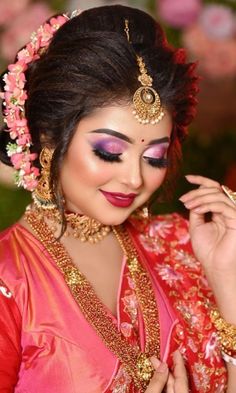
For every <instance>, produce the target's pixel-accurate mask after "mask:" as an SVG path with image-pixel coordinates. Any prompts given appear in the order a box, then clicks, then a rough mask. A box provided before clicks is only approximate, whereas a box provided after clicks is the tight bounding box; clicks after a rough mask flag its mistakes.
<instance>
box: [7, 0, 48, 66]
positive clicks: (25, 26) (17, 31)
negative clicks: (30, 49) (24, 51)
mask: <svg viewBox="0 0 236 393" xmlns="http://www.w3.org/2000/svg"><path fill="white" fill-rule="evenodd" d="M51 14H52V10H51V9H50V8H49V7H48V6H47V5H46V4H45V3H35V4H32V5H30V6H29V7H27V12H23V13H21V14H19V15H18V16H17V17H16V18H14V19H13V20H12V21H11V24H9V25H8V27H7V29H6V30H5V31H4V32H3V33H2V37H1V55H2V56H3V57H4V58H5V59H6V60H7V61H9V62H10V61H13V60H14V58H15V55H16V52H17V51H18V50H19V49H20V48H21V47H22V46H24V45H26V44H27V42H28V41H29V40H30V36H31V34H32V32H33V31H35V30H36V29H37V28H38V27H39V26H40V25H41V24H42V23H43V22H45V20H46V19H48V17H49V16H50V15H51Z"/></svg>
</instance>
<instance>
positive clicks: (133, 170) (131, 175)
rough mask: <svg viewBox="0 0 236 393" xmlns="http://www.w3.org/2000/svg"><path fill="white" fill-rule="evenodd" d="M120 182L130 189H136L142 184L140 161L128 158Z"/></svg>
mask: <svg viewBox="0 0 236 393" xmlns="http://www.w3.org/2000/svg"><path fill="white" fill-rule="evenodd" d="M121 182H122V183H123V184H125V185H126V187H127V188H129V189H130V190H138V189H139V188H140V187H141V186H142V184H143V176H142V168H141V162H140V161H139V160H135V159H133V160H130V161H129V162H127V163H126V165H125V166H124V168H123V172H122V178H121Z"/></svg>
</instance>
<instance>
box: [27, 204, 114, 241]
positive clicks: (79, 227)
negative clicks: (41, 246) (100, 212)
mask: <svg viewBox="0 0 236 393" xmlns="http://www.w3.org/2000/svg"><path fill="white" fill-rule="evenodd" d="M29 210H33V211H35V212H36V214H38V216H39V217H41V218H43V219H45V220H47V221H48V222H49V226H50V228H51V230H52V231H53V232H54V233H55V232H57V231H58V226H61V225H62V223H63V222H62V217H61V214H60V212H59V210H57V209H56V208H54V209H51V210H45V209H40V208H38V207H37V206H36V205H35V204H33V205H32V206H30V207H29ZM65 219H66V223H67V228H66V231H65V233H64V234H63V235H64V236H70V235H72V236H73V237H75V238H76V239H79V240H80V241H81V242H89V243H93V244H94V243H98V242H99V241H100V240H102V239H103V238H104V237H106V236H107V235H108V233H109V232H110V231H111V227H110V226H108V225H104V224H101V223H100V222H99V221H97V220H95V219H94V218H90V217H88V216H85V215H82V214H79V213H72V212H69V213H65Z"/></svg>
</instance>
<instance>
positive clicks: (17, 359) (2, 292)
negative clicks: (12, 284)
mask: <svg viewBox="0 0 236 393" xmlns="http://www.w3.org/2000/svg"><path fill="white" fill-rule="evenodd" d="M20 332H21V315H20V312H19V309H18V307H17V304H16V302H15V300H14V298H13V296H12V294H11V292H10V291H9V290H8V288H7V287H6V285H5V284H4V283H3V281H1V280H0V393H13V392H14V388H15V386H16V384H17V380H18V372H19V368H20V363H21V343H20V341H21V340H20V337H21V334H20Z"/></svg>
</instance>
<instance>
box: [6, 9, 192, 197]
mask: <svg viewBox="0 0 236 393" xmlns="http://www.w3.org/2000/svg"><path fill="white" fill-rule="evenodd" d="M125 19H128V20H129V29H130V40H131V43H129V42H128V41H127V37H126V34H125V32H124V27H125V25H124V21H125ZM136 55H139V56H142V57H143V59H144V62H145V64H146V68H147V70H148V73H149V74H150V75H151V76H152V78H153V87H154V89H156V90H157V91H158V93H159V95H160V97H161V101H162V105H163V106H164V107H166V108H167V109H168V110H169V111H170V113H171V114H172V117H173V124H174V126H173V132H172V143H171V148H170V163H171V165H170V167H169V169H168V172H169V174H168V175H167V179H168V177H169V176H170V175H173V174H174V172H173V167H174V166H175V165H176V162H177V161H178V160H179V158H180V152H181V149H180V144H181V141H182V140H183V139H184V137H185V135H186V127H187V126H188V125H189V123H190V122H191V121H192V119H193V116H194V114H195V104H196V99H195V95H196V91H197V87H196V81H197V77H196V75H195V72H194V68H195V67H194V64H186V63H185V55H184V52H183V50H174V49H173V48H172V47H170V46H169V45H168V43H167V41H166V38H165V36H164V33H163V30H162V29H161V27H160V25H159V24H158V23H157V22H156V21H155V20H154V19H153V18H152V17H151V16H149V15H148V14H146V13H145V12H143V11H140V10H138V9H134V8H130V7H125V6H121V5H112V6H104V7H98V8H93V9H89V10H86V11H83V12H82V13H81V14H80V15H79V16H76V17H74V18H72V19H70V20H69V21H68V22H66V23H65V24H64V25H63V26H62V27H60V29H59V30H58V31H57V32H56V33H55V35H54V37H53V39H52V41H51V43H50V45H49V47H48V48H47V50H46V52H45V53H43V54H42V55H41V57H40V59H39V60H37V61H35V62H34V63H32V64H30V66H29V69H28V70H27V72H26V79H27V84H26V89H27V94H28V99H27V101H26V108H25V110H26V117H27V120H28V125H29V129H30V133H31V136H32V142H33V147H32V151H33V152H36V153H39V152H40V151H41V149H42V146H43V145H44V144H45V143H46V144H47V146H51V147H53V148H54V149H55V151H54V155H53V160H52V166H51V183H52V186H53V189H54V190H57V188H58V184H59V173H60V166H61V163H62V161H63V158H64V156H65V154H66V152H67V150H68V147H69V144H70V142H71V140H72V137H73V135H74V132H75V130H76V126H77V124H78V122H79V121H80V120H81V119H82V118H83V117H85V116H87V115H88V114H90V113H91V112H92V111H93V110H95V109H97V108H101V107H105V106H107V105H110V104H112V103H116V104H119V103H120V104H122V103H130V102H132V98H133V95H134V92H135V91H136V89H137V88H138V87H139V86H140V83H139V82H138V75H139V69H138V66H137V60H136ZM143 132H144V135H145V125H144V126H143ZM8 142H9V134H8V133H7V132H4V131H3V130H2V132H1V134H0V159H1V160H2V161H3V162H5V163H6V164H8V165H11V164H10V160H9V158H8V157H7V155H6V144H7V143H8ZM38 165H39V164H38Z"/></svg>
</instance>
